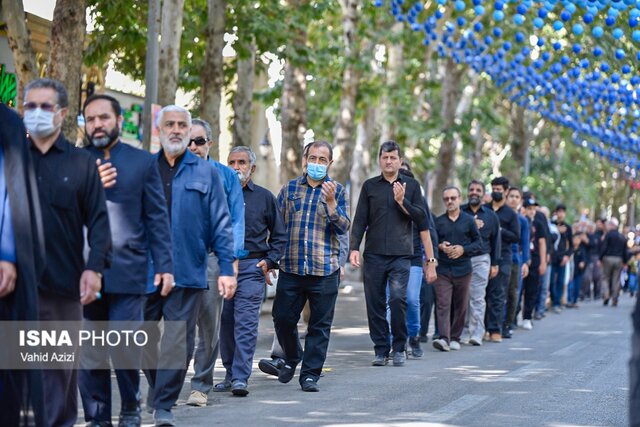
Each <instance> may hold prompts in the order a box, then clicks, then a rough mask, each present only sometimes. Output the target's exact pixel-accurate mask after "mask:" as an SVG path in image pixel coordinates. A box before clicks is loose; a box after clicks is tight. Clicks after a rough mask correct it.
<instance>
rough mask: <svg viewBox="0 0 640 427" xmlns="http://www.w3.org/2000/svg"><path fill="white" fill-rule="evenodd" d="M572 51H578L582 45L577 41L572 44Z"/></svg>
mask: <svg viewBox="0 0 640 427" xmlns="http://www.w3.org/2000/svg"><path fill="white" fill-rule="evenodd" d="M572 49H573V52H574V53H580V51H581V50H582V46H580V45H579V44H578V43H576V44H574V45H573V48H572Z"/></svg>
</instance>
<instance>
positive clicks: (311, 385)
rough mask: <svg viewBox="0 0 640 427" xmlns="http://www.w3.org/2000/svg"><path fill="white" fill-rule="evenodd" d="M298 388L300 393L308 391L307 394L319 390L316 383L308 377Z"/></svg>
mask: <svg viewBox="0 0 640 427" xmlns="http://www.w3.org/2000/svg"><path fill="white" fill-rule="evenodd" d="M300 386H301V387H302V391H309V392H318V391H320V388H319V387H318V382H317V381H316V380H314V379H313V378H310V377H307V378H305V379H304V381H302V382H301V383H300Z"/></svg>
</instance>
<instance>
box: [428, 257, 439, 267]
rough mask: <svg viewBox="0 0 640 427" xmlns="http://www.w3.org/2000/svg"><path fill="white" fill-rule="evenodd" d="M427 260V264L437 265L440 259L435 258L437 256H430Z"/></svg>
mask: <svg viewBox="0 0 640 427" xmlns="http://www.w3.org/2000/svg"><path fill="white" fill-rule="evenodd" d="M425 262H426V263H427V264H435V265H438V260H437V259H435V258H428V259H427V260H426V261H425Z"/></svg>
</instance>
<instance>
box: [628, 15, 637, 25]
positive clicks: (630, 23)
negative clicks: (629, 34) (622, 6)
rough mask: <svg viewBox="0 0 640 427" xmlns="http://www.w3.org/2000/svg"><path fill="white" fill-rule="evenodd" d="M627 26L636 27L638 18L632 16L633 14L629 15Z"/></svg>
mask: <svg viewBox="0 0 640 427" xmlns="http://www.w3.org/2000/svg"><path fill="white" fill-rule="evenodd" d="M629 26H630V27H631V28H634V27H637V26H638V18H636V17H633V16H631V17H629Z"/></svg>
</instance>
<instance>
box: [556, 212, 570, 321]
mask: <svg viewBox="0 0 640 427" xmlns="http://www.w3.org/2000/svg"><path fill="white" fill-rule="evenodd" d="M566 211H567V208H566V206H565V205H563V204H559V205H558V206H557V207H556V210H555V217H556V220H555V221H554V222H553V223H554V224H555V225H556V226H557V227H558V233H559V234H560V240H559V241H558V245H557V246H556V250H555V252H554V253H553V255H552V256H551V303H552V305H553V311H554V312H555V313H560V299H561V298H562V294H563V292H564V281H565V273H566V268H567V263H568V262H569V259H570V258H571V255H572V254H573V232H572V230H571V226H570V225H569V224H567V223H566V222H565V221H564V220H565V216H566Z"/></svg>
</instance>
